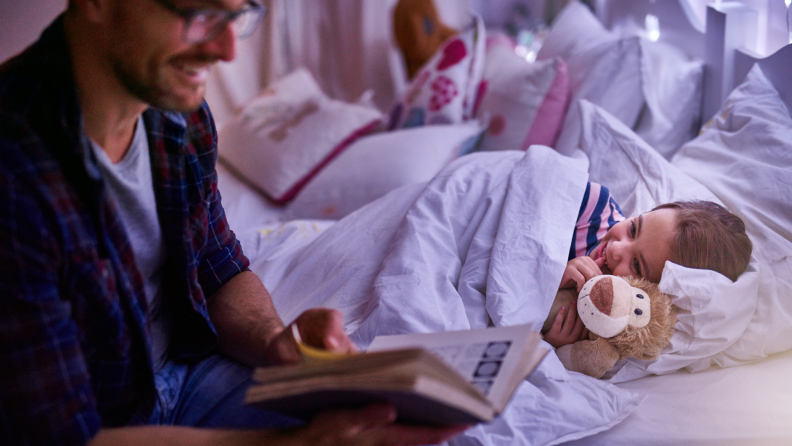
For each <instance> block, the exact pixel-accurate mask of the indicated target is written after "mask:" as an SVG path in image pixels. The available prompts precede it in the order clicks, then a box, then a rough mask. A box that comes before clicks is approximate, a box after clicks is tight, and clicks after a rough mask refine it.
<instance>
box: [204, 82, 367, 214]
mask: <svg viewBox="0 0 792 446" xmlns="http://www.w3.org/2000/svg"><path fill="white" fill-rule="evenodd" d="M381 119H382V115H381V113H380V112H379V111H378V110H377V109H375V108H373V107H371V106H365V105H360V104H349V103H345V102H342V101H337V100H333V99H330V98H329V97H327V96H326V95H325V94H324V93H323V92H322V91H321V89H320V88H319V86H318V85H317V84H316V81H315V80H314V79H313V77H312V76H311V74H310V73H309V72H308V71H307V70H305V69H299V70H297V71H295V72H293V73H291V74H289V75H288V76H286V77H284V78H282V79H280V80H279V81H277V82H275V83H274V84H272V85H271V86H270V87H268V88H267V89H266V90H265V91H264V92H263V93H261V94H260V95H259V96H257V97H256V98H254V99H253V100H251V101H250V103H248V104H247V105H246V106H245V107H244V108H243V109H242V111H241V112H240V113H239V114H238V115H237V116H236V117H234V118H233V119H231V120H230V121H229V122H228V123H227V124H225V125H224V126H223V127H222V128H221V129H220V131H219V135H218V146H219V155H220V157H221V158H222V159H223V160H224V161H225V162H226V163H227V165H228V167H229V168H231V169H233V170H234V171H235V172H236V173H238V174H239V175H241V176H242V177H244V178H245V179H246V180H247V181H248V182H249V183H251V184H252V185H253V186H255V187H257V188H258V189H259V190H260V191H261V192H262V193H264V194H265V195H266V196H267V197H269V198H270V199H271V200H272V201H274V202H275V203H278V204H283V203H286V202H288V201H289V200H290V199H292V198H293V197H294V196H295V195H296V194H297V193H298V192H299V190H300V189H301V188H302V187H303V186H304V185H305V184H306V183H307V182H308V181H309V180H310V179H311V178H312V177H313V175H315V174H316V173H318V172H319V171H320V170H321V169H322V167H323V166H324V165H325V164H326V163H327V162H329V161H330V160H331V159H332V158H333V157H334V156H336V155H338V154H339V153H340V152H341V151H343V150H344V149H345V148H346V147H347V146H348V145H349V144H350V143H351V142H353V141H354V140H355V139H357V138H358V137H360V136H362V135H364V134H366V133H369V132H370V131H372V130H373V129H374V128H375V127H376V126H377V125H379V124H380V122H381Z"/></svg>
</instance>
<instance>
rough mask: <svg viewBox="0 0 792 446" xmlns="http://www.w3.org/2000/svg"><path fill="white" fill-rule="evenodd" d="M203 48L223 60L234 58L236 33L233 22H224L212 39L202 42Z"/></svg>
mask: <svg viewBox="0 0 792 446" xmlns="http://www.w3.org/2000/svg"><path fill="white" fill-rule="evenodd" d="M204 48H205V49H206V50H207V51H208V52H209V53H210V54H211V55H212V56H214V57H216V58H217V59H219V60H222V61H224V62H228V61H231V60H234V58H235V57H236V33H235V32H234V27H233V23H231V22H229V23H226V25H225V26H224V27H223V29H222V30H221V31H220V32H219V33H217V36H215V38H214V39H212V40H210V41H208V42H206V43H204Z"/></svg>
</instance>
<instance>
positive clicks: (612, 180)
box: [580, 101, 759, 382]
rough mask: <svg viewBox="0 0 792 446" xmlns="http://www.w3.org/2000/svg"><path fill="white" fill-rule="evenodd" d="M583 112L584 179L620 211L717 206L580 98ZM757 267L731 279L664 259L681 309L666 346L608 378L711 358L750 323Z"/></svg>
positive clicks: (667, 283)
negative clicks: (686, 203) (701, 203)
mask: <svg viewBox="0 0 792 446" xmlns="http://www.w3.org/2000/svg"><path fill="white" fill-rule="evenodd" d="M581 110H582V122H583V129H584V130H583V136H582V138H581V141H580V145H581V147H582V148H583V150H584V151H585V152H586V154H587V155H588V156H589V160H590V178H589V179H590V180H591V181H595V182H598V183H601V184H603V185H605V186H607V187H608V188H609V189H610V190H611V193H612V194H613V196H614V198H615V199H616V201H617V202H618V203H619V204H620V206H621V207H622V210H623V211H624V213H625V215H628V216H633V215H637V214H639V213H641V212H646V211H649V210H651V209H652V208H653V207H654V206H656V205H658V204H662V203H667V202H672V201H682V200H694V199H699V200H710V201H715V202H717V203H721V202H720V200H718V198H717V197H716V196H715V195H713V193H712V192H710V191H709V189H707V188H706V187H705V186H704V185H702V184H701V183H699V182H698V181H696V180H695V179H693V178H691V176H689V175H688V174H686V173H684V172H682V171H681V170H680V169H678V168H676V167H674V166H673V165H671V163H669V162H668V161H667V160H666V159H664V158H663V157H662V156H661V155H660V154H659V153H657V152H656V151H655V150H653V149H652V148H651V147H649V145H648V144H646V142H644V141H643V140H642V139H641V138H640V137H638V136H637V135H636V134H635V133H634V132H632V131H631V130H630V129H628V128H627V127H626V126H625V125H624V124H623V123H621V122H620V121H619V120H617V119H616V118H614V117H613V116H610V115H609V114H608V113H607V112H606V111H604V110H602V109H601V108H599V107H597V106H595V105H593V104H591V103H589V102H586V101H583V102H581ZM721 204H722V203H721ZM757 268H758V265H757V261H756V259H755V258H754V259H752V261H751V263H750V265H749V269H748V271H747V272H746V273H744V274H742V275H741V276H740V277H739V279H738V280H737V282H732V281H731V280H729V279H728V278H726V277H725V276H723V275H721V274H719V273H716V272H714V271H709V270H702V269H692V268H685V267H682V266H679V265H676V264H674V263H671V262H666V264H665V267H664V269H663V276H662V278H661V280H660V284H659V286H660V290H661V291H663V292H664V293H667V294H669V295H671V296H672V299H673V302H674V304H675V305H677V306H678V307H679V308H680V309H681V311H680V313H679V314H678V318H677V319H678V320H677V325H676V331H675V332H674V335H673V336H672V338H671V343H670V345H669V346H668V347H667V348H666V349H665V350H664V351H663V353H662V354H661V355H660V358H658V359H657V360H655V361H639V360H636V359H628V360H627V362H626V364H624V365H623V367H621V369H619V370H618V372H617V373H616V374H615V375H614V376H612V377H611V378H610V379H611V380H612V381H614V382H622V381H628V380H631V379H636V378H640V377H642V376H646V375H649V374H665V373H671V372H673V371H676V370H679V369H681V368H688V369H689V370H701V369H704V368H707V367H709V365H710V363H711V361H712V360H713V358H714V357H716V355H720V354H721V353H722V352H723V351H724V350H726V349H728V348H729V347H730V346H732V345H733V344H734V343H735V342H737V341H738V339H740V338H741V337H742V336H743V334H744V332H745V330H746V328H747V327H748V324H749V323H750V320H751V317H752V315H753V314H754V309H755V307H756V300H757V288H758V282H759V274H758V272H757Z"/></svg>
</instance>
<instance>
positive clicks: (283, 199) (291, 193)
mask: <svg viewBox="0 0 792 446" xmlns="http://www.w3.org/2000/svg"><path fill="white" fill-rule="evenodd" d="M380 123H381V121H380V120H379V119H375V120H373V121H371V122H370V123H368V124H366V125H364V126H363V127H361V128H359V129H357V130H355V131H354V132H353V133H352V134H351V135H349V136H347V137H346V139H344V140H343V141H341V142H340V143H339V144H338V145H337V146H335V148H334V149H333V150H332V151H331V152H330V153H329V154H328V155H327V156H326V157H325V159H323V160H322V161H321V162H320V163H319V164H317V165H316V167H314V168H313V169H311V171H310V172H308V173H307V174H305V176H303V177H302V178H301V179H300V180H299V181H297V182H296V183H294V186H292V187H291V188H290V189H289V190H287V191H286V192H284V193H283V195H281V196H280V197H272V196H269V195H267V198H269V199H270V201H272V202H273V203H275V204H277V205H281V206H282V205H284V204H286V203H288V202H289V201H291V200H293V199H294V197H296V196H297V194H298V193H300V191H301V190H302V188H303V187H305V185H306V184H308V182H309V181H311V179H312V178H313V177H315V176H316V174H318V173H319V172H320V171H321V170H322V169H323V168H324V167H325V166H326V165H327V164H328V163H329V162H330V161H332V160H333V158H335V157H337V156H338V155H340V154H341V152H343V151H344V150H345V149H346V148H347V147H349V146H350V145H351V144H352V143H353V142H355V140H357V139H358V138H360V137H362V136H365V135H367V134H369V133H371V132H372V131H373V130H374V129H375V128H377V126H378V125H380Z"/></svg>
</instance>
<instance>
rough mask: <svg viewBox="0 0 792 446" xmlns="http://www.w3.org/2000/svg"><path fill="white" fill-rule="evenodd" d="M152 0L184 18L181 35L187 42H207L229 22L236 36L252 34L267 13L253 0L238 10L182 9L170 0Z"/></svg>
mask: <svg viewBox="0 0 792 446" xmlns="http://www.w3.org/2000/svg"><path fill="white" fill-rule="evenodd" d="M154 1H155V2H157V3H159V4H160V5H162V6H164V7H165V9H167V10H168V11H171V12H173V13H174V14H176V15H178V16H180V17H181V18H183V19H184V34H183V36H182V37H183V38H184V41H185V42H188V43H204V42H208V41H210V40H212V39H214V38H215V37H217V35H218V34H219V33H220V31H222V30H223V28H225V27H226V25H228V24H229V23H231V24H232V26H233V27H234V33H235V34H236V36H237V37H238V38H240V39H244V38H245V37H248V36H249V35H251V34H253V31H255V30H256V28H258V25H259V23H261V20H262V19H263V18H264V16H265V15H266V14H267V7H266V6H264V5H261V4H259V3H257V2H255V1H253V0H248V2H247V5H246V6H245V7H244V8H242V9H240V10H239V11H224V10H222V9H182V8H179V7H177V6H176V5H174V4H173V3H172V2H171V0H154Z"/></svg>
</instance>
